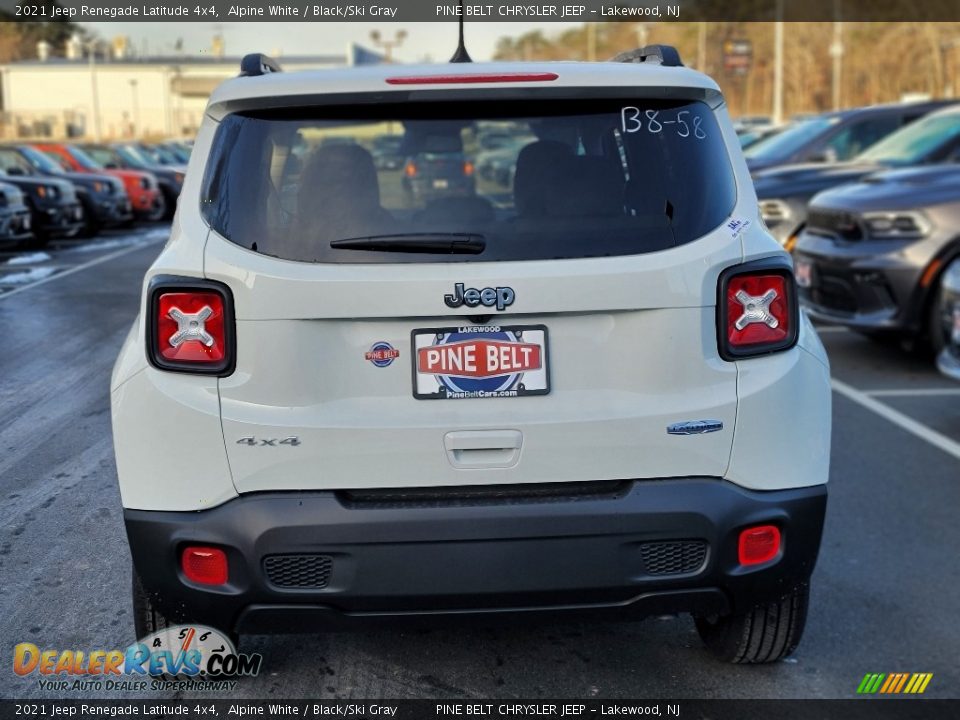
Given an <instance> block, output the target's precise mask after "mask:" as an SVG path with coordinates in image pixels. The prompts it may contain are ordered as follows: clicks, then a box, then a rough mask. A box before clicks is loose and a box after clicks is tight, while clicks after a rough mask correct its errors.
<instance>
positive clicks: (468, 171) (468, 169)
mask: <svg viewBox="0 0 960 720" xmlns="http://www.w3.org/2000/svg"><path fill="white" fill-rule="evenodd" d="M463 174H464V175H467V176H470V175H473V163H472V162H470V161H469V160H467V161H466V162H465V163H464V164H463Z"/></svg>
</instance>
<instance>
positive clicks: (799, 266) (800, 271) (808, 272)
mask: <svg viewBox="0 0 960 720" xmlns="http://www.w3.org/2000/svg"><path fill="white" fill-rule="evenodd" d="M793 273H794V275H795V276H796V278H797V286H798V287H802V288H809V287H813V263H812V262H810V261H809V260H800V259H798V260H796V261H795V262H794V265H793Z"/></svg>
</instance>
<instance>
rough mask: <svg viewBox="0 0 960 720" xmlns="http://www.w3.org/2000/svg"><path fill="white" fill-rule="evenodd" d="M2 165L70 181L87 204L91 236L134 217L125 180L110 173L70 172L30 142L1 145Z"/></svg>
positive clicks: (86, 232) (86, 227)
mask: <svg viewBox="0 0 960 720" xmlns="http://www.w3.org/2000/svg"><path fill="white" fill-rule="evenodd" d="M0 168H2V169H3V170H4V171H6V172H7V173H10V172H11V171H13V170H16V169H21V170H23V171H24V172H25V173H28V174H30V175H34V176H37V175H39V176H43V177H52V178H57V179H60V180H68V181H70V182H71V183H72V184H73V186H74V188H75V189H76V192H77V199H78V200H79V201H80V204H81V205H82V206H83V216H84V226H83V230H82V234H84V235H86V236H88V237H90V236H92V235H96V234H97V232H98V231H99V230H100V229H102V228H112V227H118V226H123V225H127V224H129V223H130V222H132V221H133V208H132V207H131V205H130V198H129V197H128V196H127V191H126V190H125V189H124V187H123V183H122V182H121V181H120V180H118V179H117V178H114V177H111V176H110V175H94V174H91V173H75V172H68V171H66V170H64V169H63V167H62V166H61V165H60V164H59V163H56V162H54V161H53V160H52V159H51V158H50V156H49V155H47V154H45V153H42V152H40V151H39V150H37V149H36V148H34V147H31V146H30V145H6V146H0Z"/></svg>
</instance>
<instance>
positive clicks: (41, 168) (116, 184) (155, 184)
mask: <svg viewBox="0 0 960 720" xmlns="http://www.w3.org/2000/svg"><path fill="white" fill-rule="evenodd" d="M189 156H190V145H189V144H187V143H185V142H173V141H171V142H163V143H151V144H147V143H141V142H125V143H112V144H106V143H81V144H71V143H46V142H41V143H10V144H5V145H0V249H12V248H38V247H43V246H44V245H46V244H47V243H48V242H50V240H53V239H56V238H70V237H77V236H82V237H92V236H94V235H96V234H97V233H98V232H99V231H100V230H102V229H104V228H111V227H123V226H128V225H131V224H132V223H134V222H136V221H138V220H141V221H147V222H155V221H159V220H164V219H167V218H170V217H172V216H173V212H174V210H175V208H176V202H177V197H178V196H179V194H180V188H181V187H182V185H183V178H184V173H185V172H186V164H187V161H188V160H189Z"/></svg>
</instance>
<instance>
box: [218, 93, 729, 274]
mask: <svg viewBox="0 0 960 720" xmlns="http://www.w3.org/2000/svg"><path fill="white" fill-rule="evenodd" d="M533 108H536V110H537V114H535V115H533V114H531V110H532V109H533ZM735 200H736V187H735V182H734V177H733V171H732V168H731V165H730V161H729V158H728V157H727V152H726V148H725V145H724V143H723V139H722V137H721V134H720V129H719V127H718V125H717V122H716V119H715V117H714V114H713V112H712V111H711V109H710V108H709V107H708V106H707V105H705V104H703V103H700V102H695V101H694V102H690V101H679V102H678V101H643V102H636V103H632V104H631V103H630V102H629V101H624V100H617V101H603V100H600V101H590V102H589V103H587V102H584V101H577V102H572V101H555V100H547V101H538V102H536V103H535V104H534V103H531V102H529V101H527V102H516V101H514V102H489V101H488V102H484V103H477V102H461V103H456V104H455V103H449V102H448V103H442V104H441V103H410V104H406V105H387V104H384V105H377V106H369V107H361V108H358V107H356V106H354V107H351V108H314V109H311V110H303V111H289V110H288V111H285V112H283V113H282V114H278V113H256V114H246V113H242V114H234V115H229V116H227V117H226V118H225V119H224V120H223V121H222V122H221V124H220V127H219V128H218V131H217V134H216V137H215V140H214V146H213V149H212V151H211V155H210V159H209V161H208V164H207V170H206V176H205V178H204V187H203V197H202V198H201V209H202V212H203V214H204V217H205V218H206V220H207V222H208V223H209V224H210V225H211V227H212V228H213V229H214V230H215V231H217V232H218V233H220V234H221V235H223V236H225V237H226V238H228V239H229V240H231V241H232V242H234V243H237V244H238V245H242V246H243V247H246V248H249V249H251V250H254V251H256V252H259V253H263V254H266V255H271V256H275V257H278V258H283V259H287V260H299V261H305V262H342V263H352V262H437V261H446V262H449V261H496V260H536V259H552V258H581V257H601V256H610V255H632V254H638V253H645V252H652V251H656V250H662V249H666V248H670V247H674V246H677V245H682V244H684V243H688V242H691V241H692V240H695V239H696V238H698V237H701V236H703V235H704V234H706V233H708V232H709V231H711V230H713V229H714V228H716V227H717V226H718V225H720V224H721V223H722V222H723V220H724V219H726V218H727V217H728V216H729V214H730V212H731V210H732V209H733V206H734V203H735Z"/></svg>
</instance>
